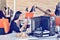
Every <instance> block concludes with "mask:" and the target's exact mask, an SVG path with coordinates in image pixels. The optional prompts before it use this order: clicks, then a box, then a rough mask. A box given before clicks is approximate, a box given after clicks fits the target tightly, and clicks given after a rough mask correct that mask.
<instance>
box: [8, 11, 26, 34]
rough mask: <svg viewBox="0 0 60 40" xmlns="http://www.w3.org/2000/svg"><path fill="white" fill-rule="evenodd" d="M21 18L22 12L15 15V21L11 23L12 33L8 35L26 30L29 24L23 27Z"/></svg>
mask: <svg viewBox="0 0 60 40" xmlns="http://www.w3.org/2000/svg"><path fill="white" fill-rule="evenodd" d="M21 18H22V12H20V11H17V12H16V13H15V16H14V19H13V20H12V21H11V25H10V31H9V32H8V33H12V32H13V31H15V32H17V33H20V32H22V31H23V30H24V29H25V28H26V25H27V22H25V23H24V24H23V25H21V23H20V20H21Z"/></svg>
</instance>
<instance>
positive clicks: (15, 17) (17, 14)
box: [13, 11, 22, 21]
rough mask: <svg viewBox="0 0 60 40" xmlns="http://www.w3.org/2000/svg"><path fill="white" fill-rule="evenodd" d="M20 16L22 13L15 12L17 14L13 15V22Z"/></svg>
mask: <svg viewBox="0 0 60 40" xmlns="http://www.w3.org/2000/svg"><path fill="white" fill-rule="evenodd" d="M20 14H22V12H20V11H17V12H16V13H15V16H14V19H13V21H15V20H17V19H18V18H19V16H20Z"/></svg>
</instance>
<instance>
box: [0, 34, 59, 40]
mask: <svg viewBox="0 0 60 40" xmlns="http://www.w3.org/2000/svg"><path fill="white" fill-rule="evenodd" d="M16 34H17V33H11V34H7V35H0V40H60V38H59V39H57V34H56V35H55V36H50V37H40V38H37V37H34V36H29V37H28V38H26V39H22V38H17V37H16Z"/></svg>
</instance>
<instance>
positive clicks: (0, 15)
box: [0, 10, 6, 18]
mask: <svg viewBox="0 0 60 40" xmlns="http://www.w3.org/2000/svg"><path fill="white" fill-rule="evenodd" d="M2 17H4V18H6V16H5V15H4V14H3V12H2V11H1V10H0V18H2Z"/></svg>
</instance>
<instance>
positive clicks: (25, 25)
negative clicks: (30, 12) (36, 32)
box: [20, 21, 27, 31]
mask: <svg viewBox="0 0 60 40" xmlns="http://www.w3.org/2000/svg"><path fill="white" fill-rule="evenodd" d="M26 27H27V21H25V22H24V24H23V25H22V27H21V29H20V31H23V30H24V29H25V28H26Z"/></svg>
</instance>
